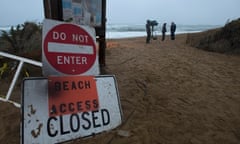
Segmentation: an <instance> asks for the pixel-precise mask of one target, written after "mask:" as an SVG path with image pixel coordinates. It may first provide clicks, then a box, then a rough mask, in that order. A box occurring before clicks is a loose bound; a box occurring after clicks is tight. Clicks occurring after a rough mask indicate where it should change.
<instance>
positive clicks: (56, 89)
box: [54, 82, 61, 91]
mask: <svg viewBox="0 0 240 144" xmlns="http://www.w3.org/2000/svg"><path fill="white" fill-rule="evenodd" d="M54 88H55V91H60V90H61V83H60V82H55V83H54Z"/></svg>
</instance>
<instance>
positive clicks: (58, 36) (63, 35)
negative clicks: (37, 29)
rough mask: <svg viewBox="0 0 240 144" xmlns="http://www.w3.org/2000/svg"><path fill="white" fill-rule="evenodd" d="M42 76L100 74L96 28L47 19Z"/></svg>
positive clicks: (44, 24) (44, 27) (44, 23)
mask: <svg viewBox="0 0 240 144" xmlns="http://www.w3.org/2000/svg"><path fill="white" fill-rule="evenodd" d="M42 62H43V75H44V76H48V75H98V74H99V66H98V58H97V47H96V35H95V30H94V28H91V27H88V26H80V25H75V24H71V23H64V22H59V21H55V20H49V19H45V20H44V22H43V44H42Z"/></svg>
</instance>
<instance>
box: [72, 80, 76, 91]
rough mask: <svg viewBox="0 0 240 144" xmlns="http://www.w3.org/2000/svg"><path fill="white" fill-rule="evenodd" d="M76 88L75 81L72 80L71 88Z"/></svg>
mask: <svg viewBox="0 0 240 144" xmlns="http://www.w3.org/2000/svg"><path fill="white" fill-rule="evenodd" d="M76 89H77V86H76V83H75V82H74V81H73V82H72V90H76Z"/></svg>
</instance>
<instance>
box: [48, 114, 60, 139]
mask: <svg viewBox="0 0 240 144" xmlns="http://www.w3.org/2000/svg"><path fill="white" fill-rule="evenodd" d="M52 120H54V121H57V118H56V117H50V118H49V119H48V121H47V132H48V135H49V136H50V137H55V136H56V135H57V134H58V131H57V130H55V131H52V130H53V128H52V126H53V124H51V121H52Z"/></svg>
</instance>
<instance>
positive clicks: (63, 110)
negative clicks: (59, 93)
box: [59, 104, 66, 113]
mask: <svg viewBox="0 0 240 144" xmlns="http://www.w3.org/2000/svg"><path fill="white" fill-rule="evenodd" d="M59 111H60V112H61V113H65V112H66V104H60V106H59Z"/></svg>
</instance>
